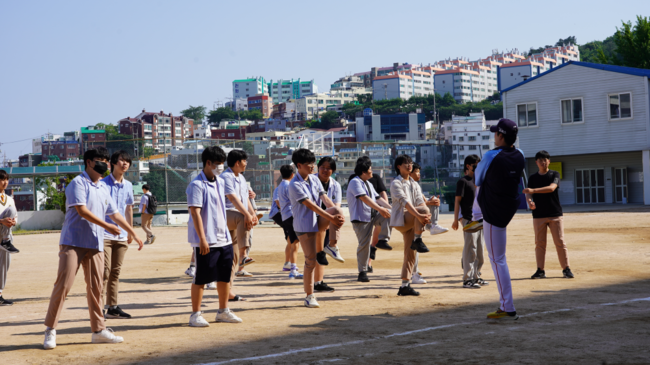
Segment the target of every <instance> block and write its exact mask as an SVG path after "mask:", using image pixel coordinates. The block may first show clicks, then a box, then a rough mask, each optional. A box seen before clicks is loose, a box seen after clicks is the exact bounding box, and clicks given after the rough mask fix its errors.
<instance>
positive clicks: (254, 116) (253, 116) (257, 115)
mask: <svg viewBox="0 0 650 365" xmlns="http://www.w3.org/2000/svg"><path fill="white" fill-rule="evenodd" d="M246 119H248V120H262V119H264V115H262V112H261V111H259V110H257V109H252V110H249V111H248V115H247V116H246Z"/></svg>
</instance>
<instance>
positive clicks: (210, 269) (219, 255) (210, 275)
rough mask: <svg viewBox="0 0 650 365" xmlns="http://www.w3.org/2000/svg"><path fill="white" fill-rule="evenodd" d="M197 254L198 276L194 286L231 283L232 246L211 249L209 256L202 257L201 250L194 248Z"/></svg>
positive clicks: (195, 277) (195, 278)
mask: <svg viewBox="0 0 650 365" xmlns="http://www.w3.org/2000/svg"><path fill="white" fill-rule="evenodd" d="M194 253H195V254H196V275H195V276H194V281H192V283H193V284H196V285H205V284H209V283H212V282H214V281H218V282H221V283H229V282H230V275H231V274H232V260H233V252H232V245H228V246H223V247H210V252H208V254H207V255H201V249H200V248H199V247H194Z"/></svg>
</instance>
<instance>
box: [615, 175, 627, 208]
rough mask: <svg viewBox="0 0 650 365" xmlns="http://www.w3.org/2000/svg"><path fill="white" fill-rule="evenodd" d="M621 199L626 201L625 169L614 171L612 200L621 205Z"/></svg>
mask: <svg viewBox="0 0 650 365" xmlns="http://www.w3.org/2000/svg"><path fill="white" fill-rule="evenodd" d="M623 198H625V200H626V201H627V168H625V167H623V168H620V169H614V199H615V201H616V202H617V203H622V202H623Z"/></svg>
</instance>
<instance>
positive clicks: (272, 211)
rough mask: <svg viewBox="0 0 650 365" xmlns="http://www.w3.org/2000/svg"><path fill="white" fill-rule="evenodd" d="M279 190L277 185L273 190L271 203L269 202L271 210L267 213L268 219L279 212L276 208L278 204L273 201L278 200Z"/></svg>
mask: <svg viewBox="0 0 650 365" xmlns="http://www.w3.org/2000/svg"><path fill="white" fill-rule="evenodd" d="M279 189H280V185H278V187H277V188H275V190H273V201H271V210H270V211H269V218H272V217H273V216H275V215H276V214H278V213H279V212H280V208H278V203H276V202H275V201H276V200H278V190H279Z"/></svg>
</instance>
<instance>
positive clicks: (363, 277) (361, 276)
mask: <svg viewBox="0 0 650 365" xmlns="http://www.w3.org/2000/svg"><path fill="white" fill-rule="evenodd" d="M357 281H360V282H362V283H367V282H369V281H370V279H368V274H366V272H365V271H362V272H360V273H359V278H358V279H357Z"/></svg>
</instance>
